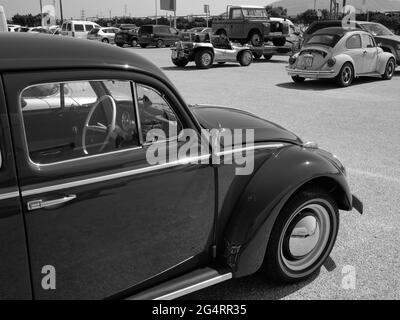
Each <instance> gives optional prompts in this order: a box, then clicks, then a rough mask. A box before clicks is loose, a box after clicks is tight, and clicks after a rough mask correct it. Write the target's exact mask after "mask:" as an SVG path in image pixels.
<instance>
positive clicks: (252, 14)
mask: <svg viewBox="0 0 400 320" xmlns="http://www.w3.org/2000/svg"><path fill="white" fill-rule="evenodd" d="M243 15H244V16H245V17H249V18H268V16H267V11H266V10H265V9H261V8H260V9H243Z"/></svg>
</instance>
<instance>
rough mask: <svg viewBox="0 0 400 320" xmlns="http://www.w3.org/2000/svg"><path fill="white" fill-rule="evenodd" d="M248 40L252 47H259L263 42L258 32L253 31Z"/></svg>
mask: <svg viewBox="0 0 400 320" xmlns="http://www.w3.org/2000/svg"><path fill="white" fill-rule="evenodd" d="M249 42H250V44H251V45H252V46H254V47H261V46H262V45H263V43H264V41H263V39H262V35H261V33H260V32H253V33H252V34H251V35H250V37H249Z"/></svg>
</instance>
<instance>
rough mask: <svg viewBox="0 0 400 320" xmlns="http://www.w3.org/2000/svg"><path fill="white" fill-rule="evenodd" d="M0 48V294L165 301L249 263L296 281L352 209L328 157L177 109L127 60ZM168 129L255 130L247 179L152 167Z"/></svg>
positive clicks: (234, 113) (341, 174)
mask: <svg viewBox="0 0 400 320" xmlns="http://www.w3.org/2000/svg"><path fill="white" fill-rule="evenodd" d="M0 42H1V43H4V44H7V46H6V48H4V50H3V49H2V50H0V75H1V77H0V114H1V118H0V121H1V122H0V151H1V153H0V155H1V156H0V237H1V238H0V298H2V299H32V298H34V299H104V298H116V299H123V298H126V299H173V298H177V297H179V296H182V295H185V294H188V293H190V292H193V291H196V290H199V289H202V288H205V287H207V286H211V285H214V284H216V283H219V282H222V281H226V280H228V279H231V278H232V277H234V278H238V277H243V276H247V275H250V274H253V273H255V272H256V271H258V270H260V269H261V270H263V271H262V272H263V273H264V274H265V276H269V277H272V278H274V279H276V280H279V281H283V282H296V281H301V280H304V279H305V278H307V277H310V276H311V275H313V274H314V273H316V272H317V271H318V269H319V268H320V267H321V265H322V264H323V263H324V261H325V260H326V259H327V257H328V256H329V254H330V253H331V250H332V248H333V246H334V244H335V240H336V236H337V233H338V228H339V210H344V211H351V210H352V209H353V208H355V209H357V210H358V211H359V212H360V213H362V211H363V208H362V203H361V202H360V201H359V200H358V199H357V198H356V197H355V196H353V195H352V193H351V192H350V189H349V186H348V183H347V181H346V170H345V168H344V167H343V165H342V163H341V162H340V161H339V160H338V159H337V158H336V157H334V156H333V155H332V154H330V153H328V152H326V151H323V150H321V149H319V148H318V147H317V145H316V144H314V143H303V142H302V141H301V140H300V138H298V137H297V136H296V135H294V134H293V133H291V132H289V131H287V130H285V129H283V128H282V127H280V126H278V125H276V124H273V123H271V122H268V121H266V120H263V119H261V118H258V117H256V116H254V115H252V114H249V113H246V112H243V111H238V110H234V109H229V108H221V107H216V106H188V105H187V104H186V103H185V102H184V100H183V99H182V97H181V96H180V95H179V93H178V92H177V90H176V89H175V87H174V86H173V84H172V83H171V82H170V81H169V80H168V79H167V77H166V76H165V75H164V74H163V73H162V72H161V71H160V70H159V68H157V67H156V66H154V65H153V64H152V63H150V62H148V61H147V60H145V59H143V58H141V57H139V56H137V55H135V54H132V53H130V52H128V51H124V50H122V49H120V48H117V47H111V46H104V45H101V44H97V43H91V42H86V41H83V40H76V39H68V38H54V37H49V36H41V35H38V36H35V37H33V36H26V35H23V34H13V35H11V34H2V35H0ZM154 110H156V111H157V112H154ZM166 123H167V124H169V125H170V126H171V125H172V124H175V126H176V127H179V128H180V129H192V130H193V131H194V132H197V133H198V135H200V134H201V132H202V131H201V130H202V129H203V130H204V129H212V128H217V129H218V130H220V131H222V129H221V128H228V129H254V130H255V134H254V137H255V139H254V140H255V143H254V145H253V146H252V150H253V151H254V170H253V171H252V173H251V174H249V175H241V176H239V175H236V170H235V169H236V168H235V166H234V165H232V164H229V161H225V157H227V156H228V155H229V152H225V153H224V156H223V157H222V161H221V162H220V163H219V164H215V163H214V162H213V161H211V159H212V158H214V156H213V154H212V153H213V151H211V150H212V148H209V149H208V150H209V153H208V154H206V155H205V156H204V155H203V156H202V160H203V161H201V162H198V163H196V162H195V161H193V160H194V159H191V161H187V162H186V161H180V160H174V159H170V160H169V161H167V162H166V163H164V164H158V165H151V164H149V162H148V159H147V156H146V154H147V152H148V150H149V149H150V148H152V147H154V145H155V144H157V143H160V141H159V140H154V139H148V138H147V136H146V133H147V132H149V131H150V130H151V129H154V128H156V129H157V128H162V127H163V126H165V124H166ZM166 138H167V139H168V141H173V139H172V138H173V137H166ZM236 147H237V148H236V149H234V150H232V152H243V151H244V149H245V148H244V146H242V145H240V146H236ZM204 160H206V161H204Z"/></svg>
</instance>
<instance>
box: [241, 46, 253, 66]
mask: <svg viewBox="0 0 400 320" xmlns="http://www.w3.org/2000/svg"><path fill="white" fill-rule="evenodd" d="M238 60H239V63H240V65H241V66H242V67H248V66H249V65H251V63H252V62H253V54H252V53H251V51H250V50H244V51H242V52H240V53H239V57H238Z"/></svg>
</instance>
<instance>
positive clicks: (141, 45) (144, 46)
mask: <svg viewBox="0 0 400 320" xmlns="http://www.w3.org/2000/svg"><path fill="white" fill-rule="evenodd" d="M147 46H148V45H147V44H143V43H142V44H140V47H142V48H143V49H146V48H147Z"/></svg>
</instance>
